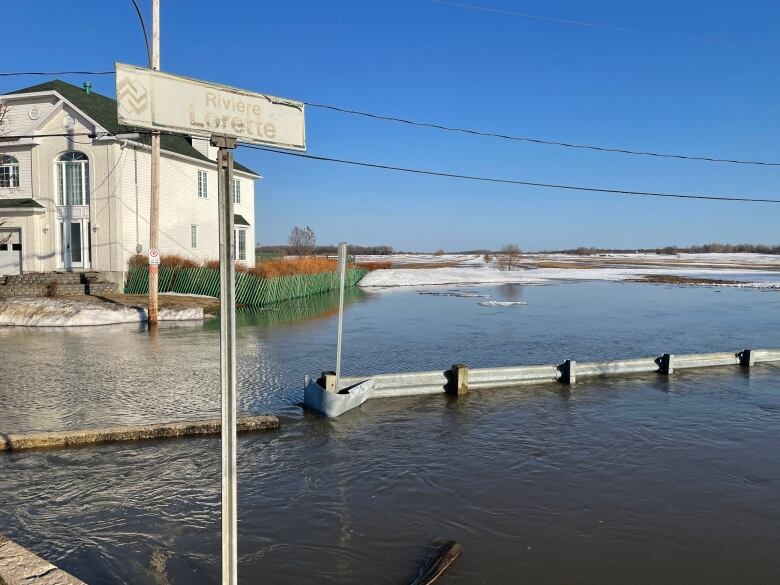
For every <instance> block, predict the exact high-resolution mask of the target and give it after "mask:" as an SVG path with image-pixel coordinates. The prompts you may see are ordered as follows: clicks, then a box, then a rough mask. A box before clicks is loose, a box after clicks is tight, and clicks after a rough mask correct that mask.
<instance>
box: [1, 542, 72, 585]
mask: <svg viewBox="0 0 780 585" xmlns="http://www.w3.org/2000/svg"><path fill="white" fill-rule="evenodd" d="M0 585H86V584H85V583H84V581H81V580H80V579H76V577H74V576H73V575H71V574H69V573H66V572H65V571H63V570H62V569H58V568H57V567H55V566H54V565H52V564H51V563H49V562H47V561H45V560H43V559H42V558H41V557H39V556H38V555H36V554H34V553H32V552H30V551H29V550H27V549H26V548H24V547H23V546H20V545H18V544H16V543H15V542H14V541H12V540H11V539H9V538H6V537H5V536H3V535H2V534H0Z"/></svg>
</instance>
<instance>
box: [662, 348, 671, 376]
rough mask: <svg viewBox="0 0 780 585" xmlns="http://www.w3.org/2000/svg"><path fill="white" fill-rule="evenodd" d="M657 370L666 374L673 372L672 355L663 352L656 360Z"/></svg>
mask: <svg viewBox="0 0 780 585" xmlns="http://www.w3.org/2000/svg"><path fill="white" fill-rule="evenodd" d="M658 367H659V371H660V372H661V373H662V374H666V375H667V376H668V375H670V374H673V373H674V355H673V354H671V353H665V354H664V355H662V356H661V357H660V358H659V360H658Z"/></svg>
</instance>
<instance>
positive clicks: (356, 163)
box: [240, 144, 780, 203]
mask: <svg viewBox="0 0 780 585" xmlns="http://www.w3.org/2000/svg"><path fill="white" fill-rule="evenodd" d="M240 146H243V147H245V148H253V149H256V150H264V151H266V152H273V153H276V154H283V155H287V156H295V157H299V158H307V159H311V160H319V161H326V162H335V163H340V164H346V165H352V166H358V167H367V168H372V169H382V170H386V171H398V172H402V173H412V174H417V175H429V176H433V177H446V178H450V179H462V180H467V181H481V182H485V183H502V184H507V185H524V186H526V187H542V188H545V189H566V190H569V191H588V192H592V193H607V194H611V195H632V196H643V197H669V198H674V199H699V200H701V199H703V200H708V201H739V202H742V203H780V199H763V198H752V197H737V196H718V195H693V194H683V193H662V192H656V191H633V190H627V189H607V188H600V187H584V186H580V185H564V184H558V183H539V182H535V181H524V180H521V179H501V178H497V177H483V176H476V175H460V174H456V173H445V172H441V171H430V170H424V169H414V168H409V167H397V166H392V165H384V164H378V163H369V162H363V161H354V160H347V159H340V158H331V157H326V156H316V155H313V154H304V153H302V152H289V151H284V150H276V149H273V148H267V147H264V146H255V145H248V144H242V145H240Z"/></svg>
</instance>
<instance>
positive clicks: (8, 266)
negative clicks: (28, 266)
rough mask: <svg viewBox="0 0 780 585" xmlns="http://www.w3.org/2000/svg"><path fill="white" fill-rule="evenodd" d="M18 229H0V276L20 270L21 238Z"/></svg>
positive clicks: (17, 272)
mask: <svg viewBox="0 0 780 585" xmlns="http://www.w3.org/2000/svg"><path fill="white" fill-rule="evenodd" d="M21 235H22V233H21V231H20V230H8V229H6V230H2V229H0V276H7V275H9V274H19V273H20V272H21V271H22V238H21Z"/></svg>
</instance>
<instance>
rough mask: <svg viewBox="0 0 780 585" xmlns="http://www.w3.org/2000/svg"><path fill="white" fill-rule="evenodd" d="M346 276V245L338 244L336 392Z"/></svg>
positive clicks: (339, 366)
mask: <svg viewBox="0 0 780 585" xmlns="http://www.w3.org/2000/svg"><path fill="white" fill-rule="evenodd" d="M346 276H347V243H346V242H341V243H340V244H339V331H338V334H337V338H336V392H338V391H339V378H341V335H342V332H343V330H344V280H345V279H346Z"/></svg>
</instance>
